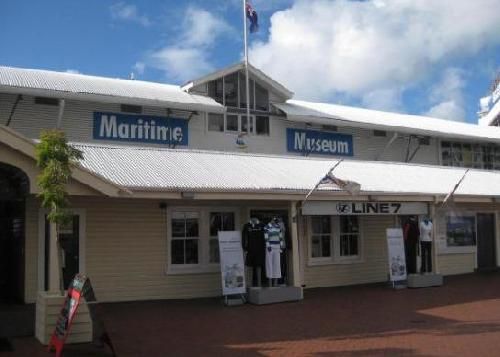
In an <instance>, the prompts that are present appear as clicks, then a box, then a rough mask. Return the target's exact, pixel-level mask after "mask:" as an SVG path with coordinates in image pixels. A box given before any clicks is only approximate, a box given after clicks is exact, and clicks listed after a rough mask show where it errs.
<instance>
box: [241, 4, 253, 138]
mask: <svg viewBox="0 0 500 357" xmlns="http://www.w3.org/2000/svg"><path fill="white" fill-rule="evenodd" d="M242 1H243V39H244V42H245V45H244V46H245V87H246V90H245V93H246V102H247V132H248V133H249V132H250V127H251V126H250V85H249V80H248V37H247V17H246V14H247V11H246V3H247V0H242ZM242 126H243V125H242ZM242 129H243V128H242ZM242 131H243V130H242Z"/></svg>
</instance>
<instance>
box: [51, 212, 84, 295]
mask: <svg viewBox="0 0 500 357" xmlns="http://www.w3.org/2000/svg"><path fill="white" fill-rule="evenodd" d="M81 223H82V222H81V216H80V215H79V214H74V215H72V216H71V218H70V219H69V220H68V222H66V223H65V224H63V225H61V226H60V227H59V229H58V231H59V232H58V233H59V246H60V254H61V255H60V264H61V268H62V278H63V287H64V289H67V288H68V287H69V284H70V283H71V280H72V279H73V278H74V276H75V275H76V274H78V273H79V272H80V244H81V237H80V231H81V230H80V228H81ZM49 242H50V224H49V222H48V220H47V218H46V217H45V290H47V289H48V281H49V279H48V274H49V266H48V261H49V247H50V244H49Z"/></svg>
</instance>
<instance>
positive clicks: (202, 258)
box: [165, 206, 240, 275]
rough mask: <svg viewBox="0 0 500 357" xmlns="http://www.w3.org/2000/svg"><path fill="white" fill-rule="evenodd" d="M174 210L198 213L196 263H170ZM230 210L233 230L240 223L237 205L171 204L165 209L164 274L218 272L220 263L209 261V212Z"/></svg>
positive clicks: (236, 228)
mask: <svg viewBox="0 0 500 357" xmlns="http://www.w3.org/2000/svg"><path fill="white" fill-rule="evenodd" d="M176 212H196V213H197V214H198V264H172V248H171V244H172V243H171V242H172V240H175V238H174V237H172V219H173V217H174V213H176ZM215 212H217V213H222V212H232V213H233V214H234V226H235V230H238V229H239V228H238V227H239V224H240V208H239V207H238V206H230V207H217V206H204V207H200V206H191V207H190V206H172V207H168V208H167V209H166V212H165V215H166V219H165V221H166V241H167V246H166V255H167V257H166V264H167V267H166V274H167V275H181V274H204V273H218V272H220V263H210V240H211V239H212V237H211V236H210V213H215Z"/></svg>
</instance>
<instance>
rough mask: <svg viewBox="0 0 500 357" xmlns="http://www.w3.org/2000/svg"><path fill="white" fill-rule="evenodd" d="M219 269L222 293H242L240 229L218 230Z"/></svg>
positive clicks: (243, 276)
mask: <svg viewBox="0 0 500 357" xmlns="http://www.w3.org/2000/svg"><path fill="white" fill-rule="evenodd" d="M218 235H219V253H220V269H221V278H222V294H223V295H233V294H244V293H245V292H246V291H245V290H246V287H245V263H244V260H243V247H242V246H241V232H240V231H225V232H222V231H221V232H219V234H218Z"/></svg>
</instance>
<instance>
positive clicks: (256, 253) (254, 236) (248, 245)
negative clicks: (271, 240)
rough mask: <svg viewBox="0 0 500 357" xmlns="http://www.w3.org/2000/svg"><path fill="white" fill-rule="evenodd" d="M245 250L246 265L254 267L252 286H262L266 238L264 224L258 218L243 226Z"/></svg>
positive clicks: (251, 219)
mask: <svg viewBox="0 0 500 357" xmlns="http://www.w3.org/2000/svg"><path fill="white" fill-rule="evenodd" d="M242 245H243V251H245V252H246V259H245V265H246V266H248V267H252V286H261V285H262V284H261V278H260V277H261V274H262V267H263V266H264V263H265V250H266V243H265V240H264V224H262V223H261V222H260V221H259V220H258V219H257V218H255V217H253V218H250V221H249V222H248V223H246V224H245V225H244V226H243V230H242Z"/></svg>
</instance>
